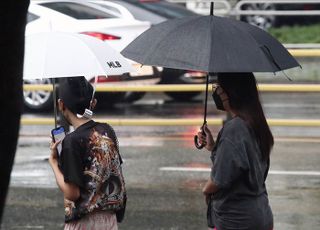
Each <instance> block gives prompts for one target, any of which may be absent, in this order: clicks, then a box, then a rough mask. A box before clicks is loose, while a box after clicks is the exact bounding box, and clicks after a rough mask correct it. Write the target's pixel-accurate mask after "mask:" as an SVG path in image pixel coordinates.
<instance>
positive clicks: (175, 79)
mask: <svg viewBox="0 0 320 230" xmlns="http://www.w3.org/2000/svg"><path fill="white" fill-rule="evenodd" d="M185 73H186V71H183V70H177V69H168V68H164V69H163V71H162V75H161V82H160V84H193V82H191V81H189V80H188V79H187V78H186V77H185ZM164 93H165V94H166V95H168V96H169V97H171V98H172V99H174V100H177V101H188V100H192V99H193V98H195V97H196V96H198V95H199V94H201V92H164Z"/></svg>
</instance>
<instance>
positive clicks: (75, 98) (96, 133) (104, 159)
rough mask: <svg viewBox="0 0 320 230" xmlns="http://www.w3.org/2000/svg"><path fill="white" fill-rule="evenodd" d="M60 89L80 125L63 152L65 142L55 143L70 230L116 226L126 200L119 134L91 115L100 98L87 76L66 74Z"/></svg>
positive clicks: (69, 115)
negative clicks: (88, 112) (95, 120)
mask: <svg viewBox="0 0 320 230" xmlns="http://www.w3.org/2000/svg"><path fill="white" fill-rule="evenodd" d="M59 87H60V88H61V92H62V94H61V95H59V100H58V107H59V110H60V111H61V113H62V115H63V116H64V118H65V119H66V120H67V121H68V122H69V123H70V124H71V125H72V126H73V127H74V129H75V130H74V131H73V132H72V133H70V134H67V135H66V136H65V137H64V139H63V141H62V148H61V151H58V145H59V144H60V142H61V141H57V140H56V141H54V140H53V141H52V142H51V146H50V149H51V154H50V158H49V163H50V166H51V167H52V170H53V172H54V175H55V178H56V182H57V185H58V187H59V188H60V190H61V191H62V193H63V196H64V209H65V228H64V229H66V230H76V229H95V230H98V229H107V230H116V229H118V227H117V220H118V221H119V222H121V220H122V218H123V214H124V213H123V212H124V208H125V202H126V189H125V183H124V177H123V175H122V168H121V164H122V159H121V156H120V153H119V146H118V140H117V137H116V134H115V132H114V131H113V129H112V127H111V126H110V125H108V124H102V123H97V122H94V121H93V120H91V116H90V114H89V116H88V114H87V111H88V108H90V110H91V109H93V108H94V106H95V104H96V100H95V99H94V98H93V97H92V95H93V93H94V91H93V87H92V86H91V84H90V83H89V82H87V81H86V80H85V78H84V77H73V78H64V79H62V80H61V83H60V86H59ZM80 114H83V115H80ZM117 214H120V215H117ZM117 217H118V218H117Z"/></svg>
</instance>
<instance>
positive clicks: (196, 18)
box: [143, 16, 206, 67]
mask: <svg viewBox="0 0 320 230" xmlns="http://www.w3.org/2000/svg"><path fill="white" fill-rule="evenodd" d="M203 17H206V16H191V17H190V20H186V21H185V22H183V23H182V24H181V25H180V26H179V27H178V29H180V28H182V27H183V25H184V24H187V23H189V21H191V20H193V18H195V19H194V20H200V19H202V18H203ZM177 20H182V19H177ZM164 23H166V22H164ZM173 31H177V28H176V27H174V28H172V29H171V30H169V31H167V33H166V36H167V35H169V34H171V33H172V32H173ZM160 45H161V42H158V43H156V46H155V49H154V50H158V49H159V46H160ZM152 54H153V53H149V55H147V56H146V57H145V59H144V60H143V62H144V63H145V62H147V60H151V59H150V56H151V55H152ZM162 67H165V66H162Z"/></svg>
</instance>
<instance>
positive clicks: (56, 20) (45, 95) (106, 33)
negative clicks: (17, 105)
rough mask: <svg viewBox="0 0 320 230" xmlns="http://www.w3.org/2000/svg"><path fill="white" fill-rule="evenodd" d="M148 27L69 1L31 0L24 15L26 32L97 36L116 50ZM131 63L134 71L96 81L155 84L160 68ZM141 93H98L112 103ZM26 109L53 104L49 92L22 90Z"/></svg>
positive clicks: (105, 100) (133, 97)
mask: <svg viewBox="0 0 320 230" xmlns="http://www.w3.org/2000/svg"><path fill="white" fill-rule="evenodd" d="M149 27H150V23H149V22H141V21H138V20H134V19H126V18H120V17H119V16H118V15H117V14H115V13H113V12H112V11H109V10H108V9H105V8H102V7H99V6H97V5H96V4H91V3H88V2H79V1H72V0H61V1H58V0H55V1H32V2H31V3H30V6H29V10H28V16H27V26H26V35H28V34H32V33H39V32H48V31H61V32H75V33H83V34H87V35H90V36H94V37H97V38H99V39H101V40H103V41H105V42H107V43H108V44H109V45H111V46H112V47H113V48H115V49H116V50H118V51H121V50H122V49H123V48H124V47H125V46H127V45H128V44H129V43H130V42H131V41H132V40H134V39H135V38H136V37H137V36H139V35H140V34H141V33H142V32H143V31H145V30H146V29H148V28H149ZM132 65H133V66H134V68H135V69H136V70H137V71H136V72H133V73H129V74H124V75H121V76H108V78H107V77H105V76H99V78H98V84H120V85H123V86H125V85H128V84H137V82H139V83H138V84H156V83H158V82H159V81H160V74H159V71H158V70H157V69H156V68H154V67H151V66H143V67H140V65H138V64H137V63H135V62H132ZM34 83H50V80H45V81H40V80H36V81H25V84H34ZM141 96H143V93H128V92H119V93H97V97H98V99H100V101H103V102H106V103H107V104H109V105H111V104H114V103H117V102H120V101H123V100H131V101H133V100H136V99H138V98H140V97H141ZM24 102H25V105H26V107H27V108H29V109H32V110H35V111H40V110H47V109H49V108H51V106H52V95H51V92H48V91H25V92H24Z"/></svg>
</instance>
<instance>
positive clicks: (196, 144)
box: [194, 135, 205, 149]
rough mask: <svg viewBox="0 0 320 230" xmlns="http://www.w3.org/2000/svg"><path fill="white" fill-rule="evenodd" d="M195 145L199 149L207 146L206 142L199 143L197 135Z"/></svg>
mask: <svg viewBox="0 0 320 230" xmlns="http://www.w3.org/2000/svg"><path fill="white" fill-rule="evenodd" d="M194 145H195V146H196V148H197V149H203V147H204V146H205V145H204V144H200V143H199V139H198V136H197V135H195V136H194Z"/></svg>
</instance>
